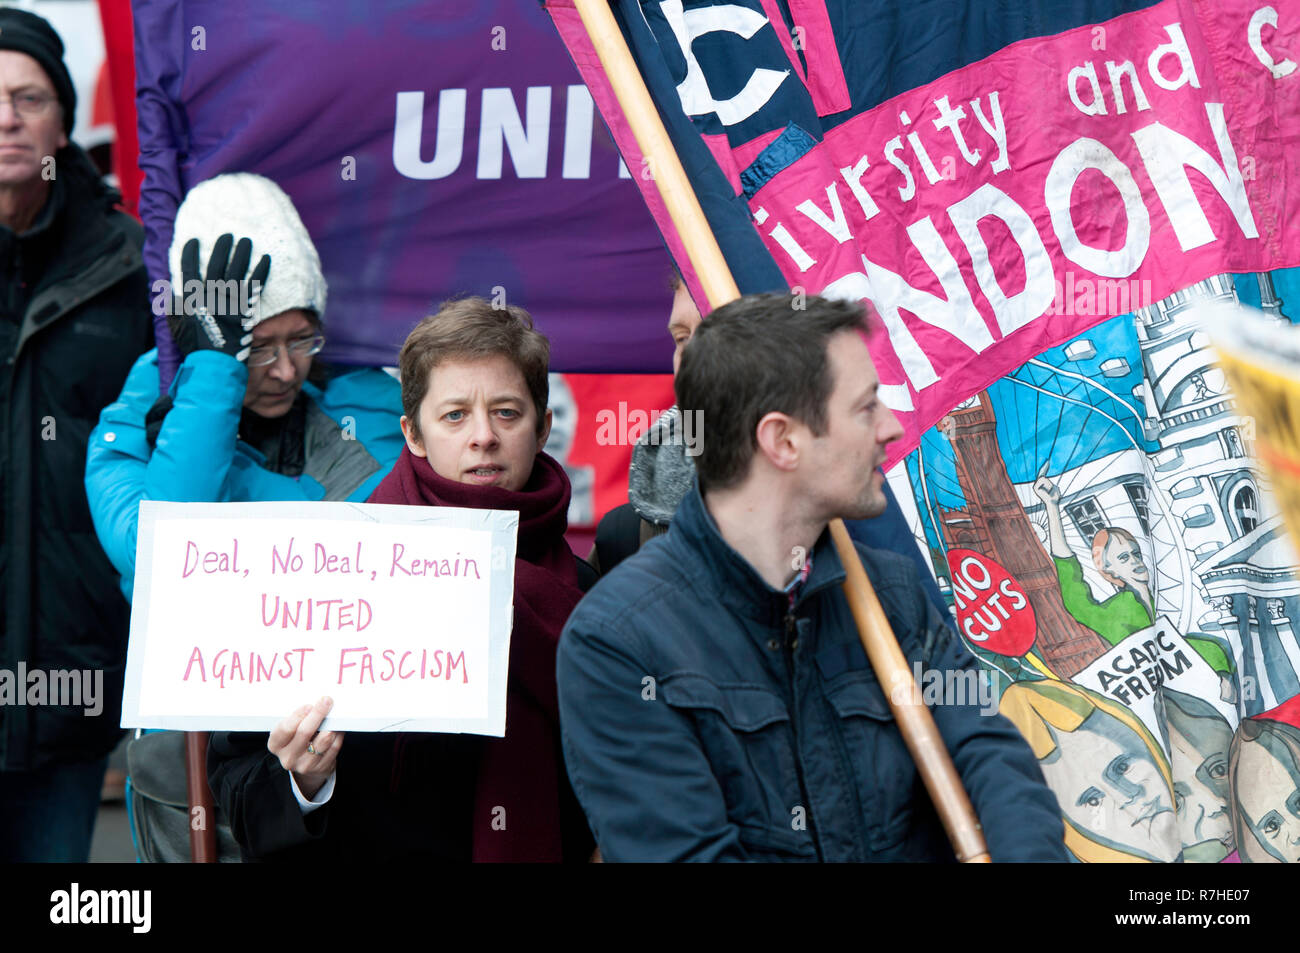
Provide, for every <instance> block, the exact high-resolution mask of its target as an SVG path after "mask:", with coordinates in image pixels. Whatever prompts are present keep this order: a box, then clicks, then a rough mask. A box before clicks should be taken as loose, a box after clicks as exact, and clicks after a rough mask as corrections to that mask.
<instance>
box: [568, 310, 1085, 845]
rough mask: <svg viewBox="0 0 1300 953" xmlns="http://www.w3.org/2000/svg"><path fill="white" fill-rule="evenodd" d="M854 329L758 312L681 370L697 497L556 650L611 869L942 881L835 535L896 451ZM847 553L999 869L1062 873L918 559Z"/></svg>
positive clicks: (859, 514)
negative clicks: (696, 422)
mask: <svg viewBox="0 0 1300 953" xmlns="http://www.w3.org/2000/svg"><path fill="white" fill-rule="evenodd" d="M863 324H864V319H863V315H862V312H861V310H860V309H859V308H857V307H856V306H852V305H848V304H844V303H836V302H829V301H825V300H822V299H816V298H810V299H808V301H807V306H806V309H803V310H800V309H798V308H797V307H796V299H794V298H792V297H791V296H789V295H761V296H751V297H748V298H741V299H740V300H738V301H735V302H732V303H731V304H728V305H726V306H724V307H722V308H719V309H718V310H717V311H715V312H714V313H713V314H712V315H711V316H710V318H709V320H707V321H705V322H704V323H703V325H702V326H701V327H700V329H699V330H698V331H697V332H696V335H695V339H694V340H693V341H692V342H691V343H690V344H689V345H688V346H687V347H686V349H685V352H684V354H683V357H682V362H681V370H680V372H679V373H678V376H677V380H676V389H677V397H678V404H679V406H680V407H681V409H682V412H683V413H702V414H703V415H704V420H705V423H706V425H707V426H706V429H705V434H706V436H705V439H704V441H703V444H702V448H701V453H700V455H699V456H698V457H697V458H696V472H697V484H696V485H695V486H693V487H692V489H691V491H690V492H689V493H687V495H686V497H685V499H683V500H682V502H681V505H680V507H679V508H678V510H677V512H676V515H675V516H674V518H673V520H672V525H671V526H670V528H669V530H668V533H667V534H666V535H664V536H661V537H658V538H656V539H653V540H651V541H649V542H648V543H647V544H646V545H645V546H644V547H643V548H642V549H641V550H640V552H639V553H637V554H636V555H635V556H632V557H631V558H629V559H627V560H626V561H624V562H623V563H621V564H620V565H619V566H618V567H617V568H616V569H615V570H614V571H613V572H612V573H610V574H609V575H608V576H606V577H605V578H604V579H603V580H602V582H601V583H600V584H599V585H598V586H596V587H595V588H594V589H593V590H592V592H591V593H590V594H589V595H588V596H587V597H586V598H585V599H584V600H583V601H582V602H581V603H580V604H579V605H578V608H577V609H576V610H575V611H574V613H573V615H572V616H571V617H570V619H569V622H568V624H567V625H566V626H565V630H564V633H563V635H562V637H561V642H560V651H559V657H558V662H557V674H558V684H559V693H560V724H561V725H562V726H563V735H564V749H565V759H566V762H567V766H568V770H569V776H570V778H571V779H572V781H573V787H574V791H575V792H576V793H577V795H578V798H579V800H580V801H581V802H582V806H583V809H584V810H585V811H586V814H587V819H588V821H589V822H590V824H591V829H592V832H593V833H594V834H595V836H596V841H597V844H598V845H599V847H600V850H601V853H602V855H603V856H604V858H605V859H606V860H609V861H620V860H808V861H811V860H824V861H862V860H901V861H926V860H951V859H952V858H953V852H952V849H951V847H950V846H949V844H948V842H947V840H946V838H945V835H944V832H943V828H942V826H941V824H940V822H939V820H938V817H937V815H936V813H935V811H934V808H933V807H932V805H931V804H930V801H929V799H928V797H927V795H926V792H925V789H924V787H923V786H922V784H921V782H920V780H919V778H918V775H917V771H916V767H915V765H914V764H913V761H912V759H911V757H910V755H909V754H908V752H907V749H906V747H905V745H904V742H903V739H902V736H901V734H900V733H899V729H898V726H897V725H896V724H895V722H894V720H893V717H892V715H891V713H890V708H889V706H888V703H887V695H886V693H887V692H889V693H893V692H896V691H898V690H899V689H900V688H902V686H898V685H894V686H884V687H882V686H881V685H880V684H879V683H878V681H877V680H876V678H875V676H874V674H873V672H872V669H871V667H870V665H869V664H868V661H867V658H866V654H865V652H864V651H863V649H862V646H861V644H860V642H859V640H858V634H857V628H856V626H855V624H854V621H853V617H852V615H851V613H850V610H849V606H848V603H847V601H846V599H845V597H844V595H843V592H842V590H841V583H842V582H843V580H844V569H843V568H842V566H841V564H840V561H839V558H838V556H837V554H836V552H835V549H834V547H833V545H832V543H831V541H830V537H829V532H828V531H827V524H828V522H829V521H830V520H831V519H832V518H834V517H842V518H845V519H865V518H869V517H872V516H875V515H877V514H879V513H880V512H881V511H882V510H883V509H884V508H885V505H886V500H885V496H884V493H883V489H882V483H883V480H884V477H883V476H882V475H881V474H880V472H879V469H878V468H879V466H880V464H881V463H882V462H883V461H884V458H885V446H886V444H888V443H889V442H890V441H892V440H895V439H897V438H898V437H900V436H901V435H902V431H901V428H900V427H899V425H898V421H897V420H896V419H895V418H894V415H893V413H892V412H891V411H890V410H889V409H888V408H887V407H885V406H884V405H883V404H882V403H881V402H880V400H879V398H878V396H877V394H876V390H877V387H878V385H879V381H878V379H877V377H876V374H875V370H874V368H873V367H872V363H871V359H870V356H869V353H868V350H867V346H866V343H865V342H864V340H863V337H862V332H863V331H864V330H865V328H864V327H863ZM858 548H859V551H860V552H861V555H862V559H863V562H864V564H865V566H866V569H867V574H868V576H869V577H870V578H871V579H872V581H873V582H874V584H875V587H876V591H877V594H878V595H879V598H880V601H881V604H882V606H883V607H884V610H885V613H886V615H887V616H888V618H889V620H890V623H891V625H892V627H893V630H894V632H895V634H896V635H897V637H898V641H899V645H900V648H901V649H902V652H903V655H904V656H905V657H906V659H907V661H908V663H909V666H917V665H919V666H920V667H921V669H922V670H923V672H925V673H927V677H926V678H925V681H927V682H931V678H930V677H929V673H941V677H942V681H941V682H940V683H939V684H943V685H946V686H951V691H946V692H944V697H943V698H941V699H938V700H937V701H935V703H933V704H931V710H932V713H933V715H934V719H935V722H936V724H937V726H938V729H939V732H940V734H941V735H942V737H943V740H944V742H945V744H946V746H947V748H948V750H949V752H950V754H951V755H952V759H953V762H954V764H955V765H956V768H957V771H958V773H959V775H960V776H961V780H962V782H963V784H964V785H965V787H966V790H967V791H968V793H969V794H970V798H971V801H972V803H973V805H974V808H975V811H976V813H977V814H978V816H979V818H980V821H981V823H982V825H983V829H984V834H985V837H986V838H987V841H988V846H989V850H990V853H991V856H992V858H993V860H995V861H1012V860H1064V859H1065V852H1064V846H1063V837H1064V829H1063V826H1062V823H1061V818H1060V814H1059V811H1058V809H1057V804H1056V798H1055V797H1054V796H1053V795H1052V793H1051V791H1050V790H1049V789H1048V788H1047V786H1046V785H1045V784H1044V782H1043V776H1042V773H1041V772H1040V770H1039V767H1038V763H1037V761H1035V759H1034V756H1033V754H1032V752H1031V751H1030V749H1029V746H1028V745H1027V744H1026V743H1025V741H1024V739H1023V738H1021V737H1020V735H1019V733H1018V732H1017V731H1016V729H1015V728H1014V727H1013V726H1012V725H1011V724H1010V722H1008V721H1007V720H1006V719H1004V718H1002V717H1001V716H1000V715H998V714H997V709H996V704H995V699H994V698H993V697H992V695H991V692H989V693H986V692H983V691H978V690H976V686H977V685H978V684H979V680H980V674H979V671H978V663H977V662H976V660H975V658H974V657H973V656H972V655H971V654H970V652H969V651H967V650H966V648H965V647H964V646H963V645H962V644H961V643H960V641H959V640H958V638H957V636H956V635H955V634H954V632H953V630H952V629H951V628H950V627H949V626H948V625H946V624H945V623H944V621H943V618H942V616H941V615H940V613H939V611H938V609H937V608H936V607H935V606H934V605H933V603H932V602H931V601H930V600H928V599H927V598H926V596H925V594H924V592H923V591H922V589H921V585H920V580H919V578H918V574H917V571H916V569H915V568H914V567H913V565H912V563H911V562H910V560H908V559H907V558H906V557H903V556H899V555H897V554H894V553H889V552H885V551H883V550H873V549H868V548H866V547H865V546H862V545H861V544H858ZM804 554H808V555H810V557H811V558H806V557H805V555H804ZM955 676H963V677H960V678H959V677H955ZM985 684H987V683H985ZM981 696H982V697H981ZM926 701H927V703H931V702H932V701H933V700H932V699H931V698H927V699H926Z"/></svg>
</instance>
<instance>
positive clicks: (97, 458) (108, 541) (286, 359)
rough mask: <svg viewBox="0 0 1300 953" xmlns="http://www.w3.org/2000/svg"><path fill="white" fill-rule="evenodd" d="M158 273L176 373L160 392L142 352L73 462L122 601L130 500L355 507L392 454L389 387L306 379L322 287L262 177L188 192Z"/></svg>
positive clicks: (289, 218)
mask: <svg viewBox="0 0 1300 953" xmlns="http://www.w3.org/2000/svg"><path fill="white" fill-rule="evenodd" d="M254 263H255V264H254ZM170 265H171V286H172V287H171V290H172V291H174V292H175V299H174V301H175V303H174V304H173V303H172V299H170V298H168V299H165V300H163V301H162V302H161V303H164V304H167V305H168V306H169V312H168V315H169V317H168V321H169V323H170V325H171V329H172V336H173V338H174V340H175V341H176V345H177V348H178V350H179V351H180V352H181V356H182V361H181V365H180V368H179V369H178V371H177V373H176V377H175V379H174V380H173V381H172V385H171V387H170V388H169V390H168V392H167V393H166V394H164V395H162V396H161V397H160V396H159V394H158V353H157V351H156V350H155V351H150V352H149V353H148V354H145V355H144V356H143V357H141V358H140V359H139V361H137V363H136V365H135V367H134V368H133V369H132V371H131V375H130V377H129V378H128V379H127V382H126V386H125V387H124V388H123V390H122V394H121V396H120V397H119V398H118V400H117V402H116V403H114V404H111V405H110V406H109V407H107V408H105V410H104V412H103V413H102V414H101V415H100V419H99V426H98V427H96V428H95V431H94V432H93V433H92V434H91V437H90V450H89V453H88V456H87V461H86V491H87V496H88V497H89V499H90V509H91V514H92V516H93V517H94V521H95V530H96V532H97V533H98V535H99V540H100V542H101V543H102V544H103V546H104V550H105V552H107V553H108V556H109V559H110V560H112V562H113V565H114V566H116V567H117V569H118V571H119V572H120V573H121V574H122V590H123V592H125V594H126V596H127V598H128V599H129V598H130V597H131V592H132V583H133V577H134V573H135V541H136V519H137V511H138V505H139V502H140V501H141V500H143V499H146V498H147V499H151V500H184V501H205V502H206V501H211V502H231V501H263V500H356V501H362V500H365V499H366V497H367V496H369V495H370V492H371V491H372V490H373V489H374V488H375V486H376V485H377V484H378V483H379V481H380V480H381V479H382V478H383V476H384V475H385V474H386V473H388V471H389V470H390V469H391V468H392V465H393V462H394V461H395V460H396V459H397V456H398V454H399V453H400V452H401V448H402V446H403V445H404V444H403V439H402V435H401V433H400V431H399V430H398V428H397V427H396V426H394V420H395V419H396V417H397V416H398V415H399V414H400V413H401V389H400V387H399V386H398V384H397V382H396V381H395V380H393V378H391V377H390V376H389V375H387V374H385V373H384V372H382V371H380V370H377V369H371V368H367V369H359V370H352V371H349V372H347V373H342V374H339V375H337V376H335V377H333V378H332V379H331V380H329V382H328V384H325V383H323V382H321V381H320V375H318V374H315V373H313V356H314V355H315V354H317V353H318V352H319V351H320V350H321V348H322V347H323V346H324V341H325V338H324V336H323V334H322V325H321V319H322V316H323V315H324V312H325V295H326V287H325V278H324V275H322V273H321V265H320V257H319V256H318V255H317V253H316V248H315V246H314V245H313V244H312V241H311V237H310V236H309V235H308V234H307V230H306V228H304V227H303V224H302V220H301V219H300V218H299V217H298V212H297V210H296V209H295V208H294V206H293V203H292V202H291V201H290V199H289V197H288V196H287V195H286V194H285V193H284V191H283V190H282V189H281V188H280V187H279V186H277V185H276V184H275V183H274V182H272V181H270V180H269V179H266V178H263V177H262V176H259V175H251V174H247V173H236V174H230V175H221V176H217V177H216V178H213V179H209V180H207V181H205V182H201V183H200V184H198V185H196V186H195V187H194V188H192V189H191V190H190V191H189V193H188V194H187V195H186V197H185V201H184V202H183V203H182V204H181V207H180V209H179V210H178V211H177V213H176V224H175V228H174V230H173V239H172V245H171V254H170ZM250 265H252V267H251V269H250ZM156 306H157V304H156ZM316 370H319V368H317V369H316ZM309 375H310V376H311V377H312V378H313V379H315V380H316V381H318V383H312V382H309V380H308V377H309Z"/></svg>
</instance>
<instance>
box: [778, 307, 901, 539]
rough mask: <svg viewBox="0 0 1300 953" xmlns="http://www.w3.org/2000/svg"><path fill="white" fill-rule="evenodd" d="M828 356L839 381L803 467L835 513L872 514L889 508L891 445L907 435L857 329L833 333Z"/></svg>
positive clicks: (808, 487)
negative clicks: (884, 397) (883, 396)
mask: <svg viewBox="0 0 1300 953" xmlns="http://www.w3.org/2000/svg"><path fill="white" fill-rule="evenodd" d="M827 359H828V363H829V365H830V371H831V374H832V380H833V381H834V385H833V387H832V389H831V394H830V398H829V399H828V401H827V403H826V430H825V432H824V433H823V434H822V435H821V436H820V437H812V438H811V440H810V442H809V445H808V453H807V455H806V457H805V458H804V459H803V460H801V461H800V464H799V471H800V473H801V475H802V476H803V478H804V483H805V486H804V487H803V489H804V492H805V494H806V495H807V496H808V498H809V499H813V500H818V501H819V503H820V504H821V505H820V509H821V510H822V511H823V513H825V514H827V515H829V516H840V517H843V518H844V519H866V518H868V517H872V516H879V515H880V514H881V513H883V512H884V511H885V506H886V500H885V491H884V483H885V478H884V475H883V474H882V473H881V472H880V469H879V467H880V465H881V464H882V463H884V462H885V453H886V445H887V444H889V443H890V442H892V441H894V440H897V439H898V438H899V437H901V436H902V435H903V428H902V427H901V426H900V425H899V423H898V418H897V417H895V416H894V412H893V411H892V410H890V409H889V408H888V407H886V406H885V405H884V404H883V403H882V402H881V400H880V398H879V395H878V394H877V390H878V388H879V386H880V379H879V378H878V377H877V376H876V369H875V366H874V365H873V364H872V363H871V355H870V353H869V352H868V351H867V345H866V342H865V341H864V340H863V339H862V336H861V335H860V334H858V332H857V331H843V332H840V333H839V334H836V335H834V336H833V337H831V339H830V341H829V343H828V345H827Z"/></svg>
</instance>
